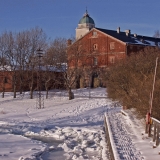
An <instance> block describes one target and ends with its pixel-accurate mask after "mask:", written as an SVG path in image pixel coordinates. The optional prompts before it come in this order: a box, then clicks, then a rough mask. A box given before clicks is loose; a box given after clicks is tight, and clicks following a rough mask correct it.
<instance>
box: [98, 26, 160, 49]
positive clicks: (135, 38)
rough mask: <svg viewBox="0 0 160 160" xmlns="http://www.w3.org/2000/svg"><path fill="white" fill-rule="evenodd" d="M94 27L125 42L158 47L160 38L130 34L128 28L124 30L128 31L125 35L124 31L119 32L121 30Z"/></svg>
mask: <svg viewBox="0 0 160 160" xmlns="http://www.w3.org/2000/svg"><path fill="white" fill-rule="evenodd" d="M96 29H97V30H99V31H101V32H103V33H105V34H107V35H110V36H112V37H114V38H116V39H118V40H120V41H122V42H125V43H127V44H138V45H146V46H159V47H160V38H155V37H147V36H142V35H137V34H131V33H130V30H127V31H126V32H127V33H128V36H127V35H126V32H121V31H119V32H117V31H115V30H108V29H102V28H96Z"/></svg>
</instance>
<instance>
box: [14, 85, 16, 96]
mask: <svg viewBox="0 0 160 160" xmlns="http://www.w3.org/2000/svg"><path fill="white" fill-rule="evenodd" d="M13 92H14V96H13V98H16V85H15V84H14V86H13Z"/></svg>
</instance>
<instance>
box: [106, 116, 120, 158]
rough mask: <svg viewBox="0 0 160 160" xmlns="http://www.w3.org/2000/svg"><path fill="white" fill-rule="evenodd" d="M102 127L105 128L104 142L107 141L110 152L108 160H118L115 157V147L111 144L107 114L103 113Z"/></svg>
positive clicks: (111, 138)
mask: <svg viewBox="0 0 160 160" xmlns="http://www.w3.org/2000/svg"><path fill="white" fill-rule="evenodd" d="M104 126H105V133H106V140H107V146H108V148H109V152H110V157H109V158H110V160H119V157H118V156H117V155H118V154H117V152H116V149H115V148H116V147H115V144H114V142H113V137H112V134H111V128H110V125H109V120H108V117H107V114H106V113H105V116H104Z"/></svg>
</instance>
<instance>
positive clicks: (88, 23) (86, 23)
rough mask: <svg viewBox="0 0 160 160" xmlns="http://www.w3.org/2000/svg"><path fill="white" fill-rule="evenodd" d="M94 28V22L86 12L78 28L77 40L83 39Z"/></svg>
mask: <svg viewBox="0 0 160 160" xmlns="http://www.w3.org/2000/svg"><path fill="white" fill-rule="evenodd" d="M94 27H95V23H94V20H93V19H92V18H91V17H90V16H89V14H88V12H87V10H86V13H85V14H84V15H83V17H82V18H81V19H80V21H79V23H78V27H77V28H76V39H79V38H81V37H82V36H84V35H85V34H86V33H87V32H89V31H90V30H91V29H92V28H94Z"/></svg>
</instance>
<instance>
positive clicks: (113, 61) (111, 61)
mask: <svg viewBox="0 0 160 160" xmlns="http://www.w3.org/2000/svg"><path fill="white" fill-rule="evenodd" d="M109 61H110V63H112V64H113V63H115V57H114V56H111V57H109Z"/></svg>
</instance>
